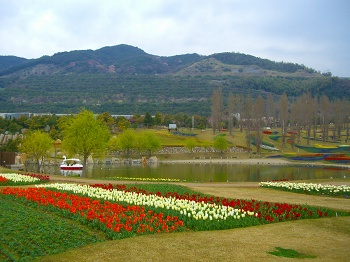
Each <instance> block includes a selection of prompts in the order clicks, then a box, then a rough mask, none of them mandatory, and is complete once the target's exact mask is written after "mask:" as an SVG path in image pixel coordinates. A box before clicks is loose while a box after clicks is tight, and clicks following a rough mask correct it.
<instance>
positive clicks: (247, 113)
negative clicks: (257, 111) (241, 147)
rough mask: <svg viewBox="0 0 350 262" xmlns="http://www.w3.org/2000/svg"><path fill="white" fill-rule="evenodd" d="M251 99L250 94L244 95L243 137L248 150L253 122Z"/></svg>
mask: <svg viewBox="0 0 350 262" xmlns="http://www.w3.org/2000/svg"><path fill="white" fill-rule="evenodd" d="M252 118H253V101H252V97H251V96H250V95H248V96H247V97H246V101H245V106H244V126H245V130H246V131H245V132H246V135H245V139H246V143H247V150H248V151H249V152H250V150H251V149H250V143H251V139H252V134H251V131H252V123H253V119H252Z"/></svg>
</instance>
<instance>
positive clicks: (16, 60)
mask: <svg viewBox="0 0 350 262" xmlns="http://www.w3.org/2000/svg"><path fill="white" fill-rule="evenodd" d="M26 62H28V59H25V58H22V57H17V56H0V71H3V70H6V69H8V68H10V67H14V66H19V65H22V64H24V63H26Z"/></svg>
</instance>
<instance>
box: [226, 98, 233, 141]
mask: <svg viewBox="0 0 350 262" xmlns="http://www.w3.org/2000/svg"><path fill="white" fill-rule="evenodd" d="M234 110H235V97H234V95H233V94H232V93H231V92H230V94H229V95H228V105H227V114H228V116H227V117H228V130H229V132H230V135H231V136H232V134H233V114H234V113H235V112H234Z"/></svg>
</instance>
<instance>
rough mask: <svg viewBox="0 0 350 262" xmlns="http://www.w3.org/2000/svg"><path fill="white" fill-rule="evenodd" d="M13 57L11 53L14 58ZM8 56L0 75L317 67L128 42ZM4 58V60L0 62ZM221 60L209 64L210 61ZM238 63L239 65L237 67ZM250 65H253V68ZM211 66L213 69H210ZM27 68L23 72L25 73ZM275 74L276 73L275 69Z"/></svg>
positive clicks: (303, 69)
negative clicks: (149, 48) (151, 49)
mask: <svg viewBox="0 0 350 262" xmlns="http://www.w3.org/2000/svg"><path fill="white" fill-rule="evenodd" d="M14 58H15V57H13V59H14ZM6 59H7V60H8V59H9V57H0V64H4V66H3V67H2V68H0V71H1V72H0V74H1V75H7V74H13V73H20V72H21V71H23V70H28V69H29V70H30V71H31V72H32V73H37V72H36V71H35V70H34V69H35V68H37V69H38V70H39V71H41V72H43V70H44V71H45V73H49V74H55V73H60V74H68V73H73V72H74V73H82V72H89V73H116V74H122V75H125V74H176V73H178V72H180V71H181V70H183V71H182V74H184V72H190V71H186V70H184V69H186V68H187V67H189V66H192V67H196V68H197V69H198V71H199V72H200V73H201V74H203V73H210V74H212V73H213V72H216V71H218V72H219V73H220V74H222V73H223V72H224V73H225V74H227V75H232V74H241V73H243V71H244V69H245V68H248V70H245V72H244V73H252V74H255V75H261V74H266V73H267V71H275V72H279V73H291V74H296V73H299V75H300V74H301V75H303V76H305V75H312V74H315V73H316V71H315V70H313V69H310V68H306V67H305V66H302V65H298V64H292V63H283V62H281V63H277V62H273V61H270V60H267V59H261V58H257V57H254V56H251V55H245V54H240V53H219V54H213V55H210V56H200V55H198V54H185V55H176V56H170V57H162V56H156V55H150V54H147V53H146V52H144V51H143V50H141V49H139V48H137V47H133V46H129V45H117V46H109V47H103V48H101V49H97V50H95V51H93V50H79V51H70V52H61V53H57V54H55V55H53V56H43V57H41V58H39V59H34V60H22V59H21V58H17V59H18V61H14V62H13V63H10V62H7V63H6ZM2 61H4V62H2ZM212 63H216V64H220V66H221V69H222V71H223V72H221V71H220V66H219V67H217V68H212V66H211V64H212ZM237 66H238V67H237ZM252 66H254V67H253V68H252ZM213 70H214V71H213ZM27 73H28V72H26V74H27ZM275 75H278V73H275Z"/></svg>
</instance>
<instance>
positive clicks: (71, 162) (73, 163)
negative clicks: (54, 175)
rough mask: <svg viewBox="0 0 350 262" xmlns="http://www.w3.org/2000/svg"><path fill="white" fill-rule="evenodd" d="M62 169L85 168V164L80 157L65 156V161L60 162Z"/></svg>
mask: <svg viewBox="0 0 350 262" xmlns="http://www.w3.org/2000/svg"><path fill="white" fill-rule="evenodd" d="M60 169H61V170H83V164H82V163H81V161H80V159H78V158H66V157H65V156H64V157H63V161H62V163H61V164H60Z"/></svg>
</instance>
